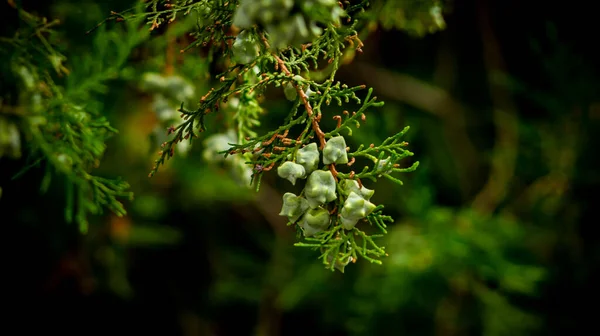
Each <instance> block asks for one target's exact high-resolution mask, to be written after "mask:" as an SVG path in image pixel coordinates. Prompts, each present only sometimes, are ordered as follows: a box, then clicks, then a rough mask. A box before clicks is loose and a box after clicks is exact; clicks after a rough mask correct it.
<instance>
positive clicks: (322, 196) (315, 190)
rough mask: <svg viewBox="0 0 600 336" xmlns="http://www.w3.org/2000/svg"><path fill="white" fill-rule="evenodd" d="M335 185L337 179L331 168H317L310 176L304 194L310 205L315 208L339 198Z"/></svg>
mask: <svg viewBox="0 0 600 336" xmlns="http://www.w3.org/2000/svg"><path fill="white" fill-rule="evenodd" d="M335 187H336V185H335V179H334V178H333V175H332V174H331V172H330V171H329V170H327V171H324V170H316V171H314V172H312V173H311V174H310V176H308V180H307V181H306V187H304V195H305V196H306V200H307V201H308V204H309V205H310V207H311V208H313V209H314V208H317V207H319V206H320V205H322V204H324V203H326V202H331V201H333V200H335V199H336V198H337V195H336V194H335Z"/></svg>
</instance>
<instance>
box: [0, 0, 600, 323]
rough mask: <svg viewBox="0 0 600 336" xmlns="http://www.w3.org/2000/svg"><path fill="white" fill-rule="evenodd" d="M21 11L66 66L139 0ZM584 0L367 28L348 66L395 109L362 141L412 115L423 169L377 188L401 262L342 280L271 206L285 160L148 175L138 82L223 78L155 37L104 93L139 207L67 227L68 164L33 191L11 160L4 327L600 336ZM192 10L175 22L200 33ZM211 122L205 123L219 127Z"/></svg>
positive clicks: (270, 100) (273, 121) (273, 100)
mask: <svg viewBox="0 0 600 336" xmlns="http://www.w3.org/2000/svg"><path fill="white" fill-rule="evenodd" d="M22 4H23V6H24V8H25V9H27V10H29V11H32V12H35V13H39V14H40V15H43V16H47V17H52V18H59V19H60V20H61V22H62V24H61V25H60V26H58V27H57V28H56V29H57V31H58V33H59V40H61V41H64V44H63V48H64V50H63V52H64V53H65V54H66V55H67V57H68V58H69V61H68V64H70V65H71V66H72V72H73V74H74V76H75V74H76V72H77V69H78V67H84V66H83V65H81V64H85V62H92V63H93V62H94V60H95V58H94V56H95V55H94V51H93V50H94V49H93V48H94V46H97V45H98V43H97V42H94V41H96V40H97V39H101V38H102V37H98V36H101V34H105V33H107V32H108V31H110V30H111V29H119V26H118V24H115V23H114V22H112V23H111V22H109V23H108V24H106V25H104V26H103V27H102V28H101V29H99V30H98V31H97V32H95V33H94V34H90V35H86V34H85V32H86V31H87V30H89V29H90V28H92V27H93V26H94V25H96V23H98V22H100V21H101V20H102V19H103V18H105V17H107V16H108V15H109V13H110V11H111V10H115V11H120V10H123V9H125V8H128V7H130V6H131V5H132V4H131V3H126V2H123V1H116V0H114V1H69V0H62V1H61V0H54V1H46V2H39V3H36V2H32V1H22ZM589 6H590V5H589V4H587V3H584V2H574V3H554V4H553V3H551V2H541V1H506V0H503V1H496V0H482V1H468V0H466V1H460V0H455V1H452V2H451V3H448V4H447V6H446V7H445V9H444V18H445V21H446V25H447V28H446V29H445V30H443V31H441V32H437V33H434V34H429V35H426V36H423V37H418V38H417V37H413V36H411V35H409V34H407V33H406V32H403V31H397V30H387V31H386V30H383V29H376V30H373V31H371V32H370V33H369V34H368V36H367V35H365V36H363V41H364V43H365V47H364V48H363V53H362V54H358V55H356V57H355V58H354V60H353V62H352V63H351V64H348V65H345V66H344V67H343V68H342V69H341V70H340V74H339V79H340V80H342V81H344V82H347V83H348V84H353V85H358V84H366V85H367V86H370V87H374V88H375V93H376V95H377V96H378V97H379V98H380V99H381V100H384V101H386V105H385V106H384V107H383V108H381V109H378V110H373V111H371V112H369V113H368V120H367V124H366V125H364V126H363V127H361V128H360V129H359V130H356V131H355V132H354V134H355V136H354V137H353V138H352V140H351V141H352V142H353V143H351V146H352V145H357V144H359V143H371V142H374V143H377V142H380V141H382V140H383V139H385V137H387V136H389V135H392V134H394V133H396V132H398V131H399V130H401V129H402V128H403V127H404V126H406V125H410V126H411V130H410V132H409V133H408V135H407V136H408V138H407V141H408V142H409V143H410V149H411V151H413V152H414V153H415V156H414V160H418V161H420V163H421V165H420V167H419V169H418V170H417V171H416V172H414V173H410V174H405V175H404V176H401V178H402V179H403V180H404V182H405V183H404V185H403V186H397V185H394V184H391V183H387V181H383V180H382V181H380V182H379V183H378V184H377V186H376V187H375V190H376V192H375V196H374V200H375V202H376V203H378V204H384V205H385V207H386V209H387V212H388V213H389V214H390V215H392V216H394V218H395V219H396V222H395V224H394V225H393V226H391V227H390V230H389V231H390V232H389V234H388V235H387V237H386V238H385V244H384V245H385V246H387V251H388V253H389V255H390V256H389V257H387V258H385V259H384V264H383V265H382V266H378V265H373V264H369V263H368V262H367V261H364V260H361V261H360V262H358V263H357V264H351V265H349V266H348V267H347V268H346V272H345V273H344V274H340V273H339V272H335V273H331V272H329V271H326V270H325V269H324V268H323V266H322V265H321V263H320V261H319V260H317V256H318V255H317V253H316V252H314V251H310V250H304V249H301V248H296V247H293V246H292V244H293V242H294V241H295V234H294V232H293V229H292V228H290V227H286V226H285V222H286V221H285V220H284V218H283V217H279V216H277V214H278V212H279V210H280V206H281V195H282V194H283V193H284V192H285V191H286V188H287V187H288V185H287V184H286V183H284V182H282V181H280V179H278V178H277V177H276V176H275V175H276V174H271V175H267V176H265V178H264V179H263V185H262V188H261V191H260V192H259V193H258V194H254V193H253V192H252V191H249V190H245V189H240V188H239V187H238V185H237V184H236V183H235V181H234V179H232V178H231V176H230V174H229V173H228V171H226V170H224V169H222V168H219V167H214V166H211V165H208V164H207V163H206V162H204V161H203V159H202V142H201V140H202V139H199V141H196V143H195V144H194V145H193V146H192V149H191V150H190V152H189V153H188V154H187V155H185V156H183V155H181V156H178V157H176V158H175V159H173V160H171V161H170V162H169V163H168V164H167V166H166V167H165V168H164V169H163V170H161V171H159V173H158V174H157V175H156V176H154V177H153V178H151V179H148V177H147V174H148V171H149V170H150V168H151V163H152V161H153V160H154V159H155V152H156V150H157V146H156V143H155V141H154V140H153V139H152V137H151V136H150V135H151V133H152V130H153V128H154V127H156V125H157V121H156V117H155V116H154V114H155V113H154V112H153V111H152V109H151V100H152V94H151V93H148V92H143V91H142V90H140V89H139V88H138V86H137V84H136V83H137V82H138V81H139V78H141V76H142V75H143V74H144V73H145V72H159V73H165V71H167V72H169V73H170V74H177V75H180V76H182V77H185V78H186V79H188V80H189V81H190V83H192V85H193V86H194V88H195V90H196V93H197V95H198V96H202V95H203V94H204V93H206V91H207V89H208V88H210V83H209V82H208V81H207V78H208V74H211V73H212V74H215V73H217V70H218V69H215V68H214V65H213V66H211V65H210V64H207V63H206V61H204V60H203V59H202V57H201V55H202V53H203V51H202V50H191V51H189V52H187V53H186V54H184V55H183V56H181V55H180V54H179V53H178V52H177V53H175V54H176V55H175V56H172V55H171V54H169V51H168V50H170V49H169V48H174V49H175V50H179V49H181V46H184V45H185V44H186V43H189V41H188V40H187V39H186V38H185V37H173V36H171V37H170V35H169V34H168V32H166V31H165V30H161V31H156V32H153V33H152V34H151V37H152V39H150V40H149V42H148V43H145V44H141V45H140V46H138V47H136V48H135V49H134V50H133V52H132V53H131V55H130V57H129V59H128V63H127V65H126V69H124V71H123V75H122V76H121V77H120V78H119V79H116V80H112V81H110V82H109V86H108V87H109V90H108V91H107V92H106V95H105V96H104V97H102V98H101V100H102V102H103V111H104V112H105V114H106V115H107V116H108V117H109V119H110V120H111V123H112V124H113V125H114V126H115V127H116V128H117V129H119V131H120V133H119V135H117V136H115V137H114V138H112V139H111V141H110V143H109V146H108V150H107V152H106V154H105V159H104V161H103V162H102V165H101V166H100V168H99V170H98V173H99V174H102V175H105V176H111V177H114V176H123V177H124V178H125V179H126V180H127V181H129V182H130V184H131V185H132V189H133V191H134V192H135V195H136V198H135V200H134V201H133V202H128V203H126V208H127V210H128V213H129V214H128V216H126V217H124V218H118V217H115V216H112V215H110V214H106V215H104V216H99V217H95V218H93V219H92V225H91V227H90V232H89V233H88V234H87V235H81V234H80V233H79V231H78V228H77V226H76V225H74V224H67V223H66V222H65V221H64V219H63V218H64V210H63V209H64V190H63V188H62V186H63V185H64V183H62V182H61V177H60V176H56V177H54V178H53V181H52V183H51V184H50V188H49V190H48V191H47V192H46V193H43V194H42V193H40V192H39V190H40V184H41V182H42V179H43V177H44V169H43V167H41V168H39V169H33V170H31V171H29V172H27V173H26V174H25V175H23V176H22V177H20V178H18V179H16V180H13V179H12V177H13V176H14V174H15V173H17V172H18V171H19V170H20V169H21V168H22V167H23V166H24V165H25V163H26V157H25V156H23V157H22V158H21V159H19V160H14V159H9V158H7V157H2V158H0V167H1V169H2V173H1V175H0V186H1V187H2V196H1V198H0V213H1V214H2V215H0V222H1V223H2V227H3V228H4V230H6V231H5V232H6V233H5V235H4V237H5V241H6V242H7V243H8V244H5V247H6V248H5V252H4V253H3V259H4V260H5V262H4V263H3V264H4V267H3V272H2V273H3V278H4V279H6V280H8V282H7V283H5V285H3V287H2V290H3V296H4V297H7V298H9V299H8V300H7V301H5V302H7V305H8V306H7V310H8V311H9V315H7V318H8V322H15V323H16V326H17V327H18V328H19V329H17V330H19V332H18V333H19V334H27V333H28V332H30V331H33V330H37V331H39V330H43V331H46V332H62V333H78V334H83V335H88V334H98V335H100V334H102V335H105V334H126V333H131V334H161V335H246V334H257V335H295V334H306V333H312V334H315V335H321V334H322V335H346V334H352V335H401V334H402V335H403V334H406V335H508V334H511V335H564V334H574V333H578V332H582V331H587V330H594V328H593V327H594V325H595V323H594V322H595V318H596V317H595V311H596V309H595V308H594V307H595V304H596V302H597V300H598V299H599V298H600V295H599V294H600V293H599V291H598V286H597V283H598V282H597V280H600V279H598V277H597V271H598V266H599V262H600V247H599V246H600V245H599V239H598V236H597V235H595V234H594V233H593V232H595V231H594V229H593V228H594V227H595V226H597V224H598V223H599V217H598V213H597V211H594V210H595V209H594V208H593V207H594V206H596V207H597V206H598V204H599V203H598V197H596V191H597V188H598V186H599V182H600V172H599V170H598V167H600V165H599V164H598V163H599V162H598V161H599V160H598V155H597V152H598V150H597V148H599V146H600V143H599V137H598V136H596V135H597V134H598V133H599V132H600V95H599V93H600V82H599V81H598V79H599V78H598V77H599V68H598V65H599V64H598V60H600V54H599V53H600V48H598V41H599V40H598V36H597V33H598V28H597V24H596V22H597V12H595V11H593V10H592V9H591V8H590V7H589ZM0 8H1V10H0V13H1V14H0V15H1V16H2V19H3V25H2V26H3V27H2V30H1V32H2V33H3V35H7V34H12V32H13V31H14V27H15V26H16V25H17V24H18V21H17V19H16V15H15V11H14V10H13V9H12V8H10V7H8V6H7V5H6V4H2V5H0ZM186 22H187V21H185V20H183V19H182V22H181V23H179V22H176V23H175V26H177V24H180V25H181V26H183V27H191V28H193V22H192V23H191V24H190V23H189V22H187V23H186ZM191 28H190V29H191ZM169 29H173V30H176V29H177V28H169ZM118 32H120V33H123V34H124V32H123V31H118ZM180 35H181V34H180ZM94 39H96V40H94ZM153 41H154V42H153ZM173 44H175V46H173ZM168 62H172V64H173V66H172V69H170V70H165V67H166V65H165V64H167V63H168ZM169 64H171V63H169ZM211 71H212V72H211ZM264 106H265V108H266V109H267V110H268V111H269V114H268V115H267V116H265V117H264V118H265V120H264V123H263V128H264V129H268V128H269V127H273V126H276V125H278V123H279V121H280V120H281V118H283V116H284V115H285V113H287V112H286V111H287V110H286V109H287V108H289V104H288V102H287V101H285V99H284V98H283V95H282V94H280V93H278V92H274V93H272V94H271V95H269V94H267V99H265V101H264ZM209 122H210V123H213V127H211V128H209V129H210V130H211V132H215V131H216V130H218V129H219V128H218V127H219V126H220V125H223V123H224V121H223V120H219V119H218V118H215V119H212V120H210V121H209ZM332 125H333V124H332ZM369 186H370V187H374V185H369ZM3 301H4V300H3ZM9 325H10V323H9ZM7 328H8V327H7ZM9 330H13V329H7V330H5V331H4V332H3V333H8V334H11V333H12V331H9Z"/></svg>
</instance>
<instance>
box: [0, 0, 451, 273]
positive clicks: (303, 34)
mask: <svg viewBox="0 0 600 336" xmlns="http://www.w3.org/2000/svg"><path fill="white" fill-rule="evenodd" d="M9 4H11V5H13V7H14V8H15V10H17V12H18V15H19V17H20V19H21V20H22V21H23V22H24V24H23V25H22V26H20V27H19V29H18V30H17V32H16V33H15V34H14V36H7V37H1V38H0V43H1V44H2V48H1V52H2V57H3V60H5V61H3V62H2V76H3V78H10V79H11V80H10V81H6V82H7V83H12V84H13V85H12V86H10V87H7V88H4V87H3V88H2V89H3V90H2V91H3V92H4V91H6V92H7V93H6V94H3V95H2V97H1V99H2V100H0V111H1V112H2V113H1V114H0V129H1V130H2V133H1V135H2V137H1V138H0V140H1V142H0V155H7V156H10V157H19V156H20V155H21V140H22V139H24V140H25V143H26V144H27V154H28V158H29V160H30V162H31V163H30V164H29V165H28V166H27V167H26V168H25V169H24V170H23V172H22V173H24V172H26V171H27V169H28V168H31V167H34V166H42V167H45V169H46V170H47V174H46V178H45V179H44V182H43V185H42V189H43V190H44V189H47V187H48V184H49V182H50V179H51V177H52V176H54V175H57V174H60V175H63V177H65V178H64V180H65V181H66V186H65V190H66V194H67V200H66V207H65V209H66V211H65V218H66V219H67V221H73V220H74V221H76V222H77V223H78V224H79V226H80V228H81V231H82V232H85V231H86V230H87V226H88V219H87V217H88V214H98V213H101V212H102V210H103V209H104V208H107V209H109V210H111V211H113V212H114V213H116V214H117V215H120V216H122V215H124V214H125V209H124V207H123V205H122V204H121V200H122V199H123V198H125V199H126V198H129V199H131V197H132V194H131V193H130V192H128V190H127V189H128V185H127V183H125V182H124V181H121V180H111V179H106V178H103V177H100V176H96V175H94V174H93V173H92V172H93V169H94V168H96V167H98V165H99V164H100V161H101V158H102V155H103V153H104V151H105V148H106V140H107V139H108V138H109V137H110V136H113V135H114V134H116V133H117V130H116V129H114V128H113V127H111V126H110V125H109V124H108V122H107V121H106V120H105V119H104V117H102V115H101V113H100V111H101V104H98V100H97V99H93V98H94V97H97V95H102V94H103V93H105V92H104V91H105V89H106V87H105V86H104V85H103V83H104V82H106V81H107V80H110V79H114V78H117V77H119V73H120V71H121V70H122V68H123V66H124V65H125V63H126V62H127V57H128V55H129V54H130V52H131V50H133V48H135V47H136V45H138V44H140V43H141V42H143V41H144V40H145V39H147V38H149V37H150V34H151V33H152V32H153V31H154V32H155V31H158V30H160V28H162V27H163V26H168V25H169V24H170V23H173V22H175V21H177V20H178V19H180V18H182V17H186V16H187V17H189V16H194V18H195V20H196V21H197V25H196V29H194V30H193V31H190V32H189V35H190V36H191V37H192V42H191V43H189V45H187V46H186V47H185V48H184V49H183V50H181V52H182V53H185V52H186V51H187V50H189V49H191V48H201V49H202V50H203V51H204V54H205V55H206V57H207V60H208V61H209V62H210V63H212V64H213V65H214V68H216V69H220V70H219V71H221V73H219V74H218V75H217V76H215V84H214V86H213V87H212V88H211V89H210V90H208V91H206V92H203V93H202V97H201V99H200V100H199V101H196V102H194V101H193V99H192V98H193V97H194V94H193V92H192V91H193V90H194V89H193V87H194V86H193V84H192V83H188V82H187V81H186V80H184V79H183V78H180V77H177V76H171V77H165V76H159V75H157V74H147V75H146V76H144V77H143V78H142V81H141V84H142V88H143V89H144V90H146V91H148V92H154V93H157V97H158V98H156V100H155V101H154V105H155V106H154V107H155V110H157V111H159V110H160V111H161V112H160V113H159V114H160V115H161V117H160V121H161V123H162V124H163V125H165V124H169V125H168V126H167V127H166V130H164V131H163V133H162V135H161V134H156V138H158V139H163V140H164V141H163V142H162V144H161V145H160V146H161V149H160V152H159V156H158V158H157V160H156V161H155V166H154V167H153V168H152V170H151V172H150V176H152V175H154V174H156V173H157V171H158V169H159V168H160V166H161V165H163V164H165V163H166V161H167V160H168V159H170V158H171V157H173V156H174V155H175V152H176V151H177V152H179V153H181V154H185V153H187V151H188V149H189V147H190V145H191V144H192V142H193V140H194V139H196V138H200V137H204V135H203V132H205V131H207V123H206V119H207V118H212V117H214V116H216V115H219V114H221V115H225V116H226V118H227V119H228V123H227V125H228V128H226V129H219V130H216V132H214V134H212V135H210V136H208V137H206V138H205V139H203V142H204V146H205V150H204V155H203V157H204V159H206V160H208V161H214V162H221V163H223V162H224V163H225V164H226V165H229V166H230V168H232V171H233V172H234V174H235V175H236V177H237V179H238V182H240V183H241V184H244V185H247V186H249V187H253V188H255V189H256V190H257V191H258V190H259V188H260V185H261V179H262V177H263V176H264V175H265V174H268V173H273V174H277V176H279V177H280V178H282V179H285V180H287V181H289V188H290V189H289V191H288V192H285V193H284V195H283V207H282V209H281V211H280V215H281V216H285V217H287V219H288V225H290V226H294V227H295V228H296V230H297V233H298V237H299V238H301V239H302V241H301V242H298V243H297V244H296V245H297V246H301V247H308V248H311V249H315V250H318V251H319V253H320V258H321V259H322V262H323V263H324V264H325V265H326V267H327V268H329V269H331V270H334V269H338V270H340V271H342V272H343V270H344V267H345V266H346V265H347V264H348V263H349V262H355V261H357V260H358V259H359V258H364V259H366V260H369V261H370V262H373V263H381V258H382V257H383V256H386V252H385V248H384V247H383V246H380V245H378V243H377V242H376V238H378V237H381V236H382V235H383V234H385V233H387V231H386V227H387V225H388V224H389V223H391V222H393V219H392V218H391V217H390V216H387V215H385V213H384V211H383V205H376V204H374V203H373V202H372V201H371V197H372V196H373V194H374V193H375V191H376V186H375V184H374V183H375V182H377V180H378V179H380V178H385V179H388V180H391V181H393V182H395V183H398V184H402V182H401V180H400V179H399V177H398V174H399V173H404V172H410V171H413V170H415V169H416V168H417V166H418V162H414V163H412V164H410V163H407V162H406V161H404V160H403V159H405V158H407V157H409V156H412V155H413V153H412V152H410V151H409V150H408V148H407V146H408V143H407V142H405V141H403V137H404V135H405V134H406V132H407V131H408V129H409V128H408V127H405V128H404V129H403V130H400V131H399V132H398V133H396V134H390V135H389V137H388V138H387V139H385V140H384V141H383V142H382V143H378V144H360V145H358V146H357V147H356V148H352V147H350V146H349V144H352V142H351V137H352V134H353V132H356V131H358V129H359V128H360V125H361V124H363V123H365V122H367V119H368V115H369V113H373V111H376V110H377V108H378V107H381V106H382V105H383V102H381V101H379V100H378V99H377V97H376V96H375V95H374V93H373V90H372V89H371V88H367V87H365V86H364V85H358V86H348V85H347V84H344V83H341V82H340V81H339V80H338V79H337V78H336V75H337V72H338V70H339V68H340V66H342V64H348V63H350V62H351V60H352V58H353V56H354V55H355V54H356V53H357V52H361V51H362V50H361V48H362V47H363V41H362V39H361V36H364V35H365V32H368V31H369V29H371V28H372V27H373V26H374V25H383V26H384V27H389V28H391V27H395V28H401V29H405V30H408V31H411V32H417V33H418V34H423V33H424V32H429V31H435V30H436V29H442V28H443V27H444V22H443V19H442V17H441V15H440V11H441V3H439V2H438V1H434V0H424V1H417V2H411V1H394V0H390V1H383V0H378V1H366V0H364V1H339V2H338V1H335V0H304V1H299V0H298V1H295V0H239V1H233V0H230V1H227V0H178V1H163V0H150V1H145V2H144V3H142V4H139V6H138V7H136V8H132V9H131V10H128V11H123V12H118V13H117V12H112V13H111V15H110V17H108V18H107V19H106V20H105V21H104V22H108V21H111V22H116V23H120V24H121V25H125V27H126V30H127V31H128V32H134V33H131V34H122V33H123V32H122V31H117V30H116V28H114V27H111V28H110V29H115V31H109V32H108V33H107V32H103V34H109V36H112V39H110V38H109V39H108V40H106V39H104V40H100V41H105V42H104V44H102V43H103V42H99V45H98V46H97V49H98V50H95V52H94V53H92V56H91V57H97V58H102V59H103V62H102V65H101V66H99V65H97V64H95V63H94V62H91V61H90V62H87V63H89V64H95V65H94V66H91V65H90V68H89V69H85V67H84V69H74V70H73V71H72V72H73V73H70V72H71V71H70V70H69V69H68V68H69V67H68V66H66V65H65V61H66V57H65V56H64V55H63V54H61V52H59V51H58V48H57V47H56V46H55V44H54V41H53V36H54V34H55V32H54V30H53V27H54V26H56V25H57V24H58V22H56V21H48V20H46V19H44V18H39V17H37V16H34V15H32V14H30V13H27V12H26V11H24V10H22V9H20V8H18V6H17V5H15V3H14V2H12V1H9ZM104 22H102V23H104ZM123 22H124V23H123ZM140 22H142V24H143V23H146V24H147V26H146V27H144V29H142V30H140V27H139V24H140ZM102 23H100V24H99V25H98V26H97V27H95V28H94V29H92V30H90V31H89V32H88V34H90V33H94V32H95V30H96V29H97V28H99V27H102V28H103V29H104V28H105V27H104V26H102ZM417 28H418V29H417ZM140 31H144V32H145V33H140ZM110 33H113V35H110ZM92 35H93V34H90V36H92ZM121 35H126V36H127V37H123V36H121ZM106 41H108V42H106ZM80 63H81V64H86V62H85V60H80ZM96 63H97V62H96ZM350 66H351V65H350ZM77 71H79V74H80V75H77V73H78V72H77ZM167 82H168V83H167ZM203 86H204V85H198V87H203ZM5 89H8V90H5ZM268 90H269V91H268ZM273 90H281V91H280V92H282V94H283V96H285V97H286V99H287V100H289V106H290V109H289V112H288V114H287V116H286V117H285V118H283V120H281V122H280V123H279V125H278V126H277V127H274V128H272V129H265V127H263V126H262V125H263V122H262V121H264V119H265V118H266V117H267V116H268V111H267V110H266V108H265V107H264V106H265V104H264V102H265V100H266V99H269V98H270V96H271V94H272V93H269V92H273ZM175 101H177V102H178V104H180V105H179V108H175V107H173V106H172V105H173V103H174V102H175ZM93 102H96V103H93ZM174 112H178V114H179V120H177V119H178V118H177V115H175V114H174ZM157 113H158V112H157ZM5 130H6V131H5ZM158 133H160V132H158ZM20 175H21V174H20ZM20 175H19V176H20ZM16 177H18V176H16Z"/></svg>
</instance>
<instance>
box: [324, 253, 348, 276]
mask: <svg viewBox="0 0 600 336" xmlns="http://www.w3.org/2000/svg"><path fill="white" fill-rule="evenodd" d="M326 259H327V264H331V262H332V261H333V256H332V255H331V254H328V255H327V258H326ZM350 261H352V257H348V259H346V261H343V262H342V261H340V259H339V258H335V263H334V264H333V267H335V269H337V270H338V271H340V272H342V273H344V268H345V267H346V266H347V265H348V264H349V263H350Z"/></svg>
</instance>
